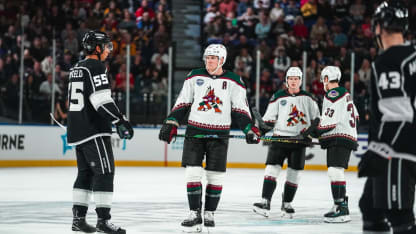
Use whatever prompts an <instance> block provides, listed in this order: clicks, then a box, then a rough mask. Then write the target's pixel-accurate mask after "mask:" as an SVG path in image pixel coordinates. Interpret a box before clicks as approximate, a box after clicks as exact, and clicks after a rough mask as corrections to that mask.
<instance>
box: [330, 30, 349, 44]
mask: <svg viewBox="0 0 416 234" xmlns="http://www.w3.org/2000/svg"><path fill="white" fill-rule="evenodd" d="M333 27H334V45H335V46H338V47H342V46H346V45H347V43H348V37H347V35H345V33H343V32H342V28H341V26H339V25H334V26H333Z"/></svg>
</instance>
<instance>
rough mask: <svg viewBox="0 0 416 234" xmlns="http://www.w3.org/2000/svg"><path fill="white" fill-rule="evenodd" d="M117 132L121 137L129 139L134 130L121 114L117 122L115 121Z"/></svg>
mask: <svg viewBox="0 0 416 234" xmlns="http://www.w3.org/2000/svg"><path fill="white" fill-rule="evenodd" d="M115 125H116V129H117V134H118V136H119V137H120V138H121V139H128V140H130V139H131V138H133V135H134V130H133V128H132V126H131V124H130V122H129V121H128V120H127V119H126V118H125V117H124V116H123V118H121V119H120V120H119V121H118V122H116V123H115Z"/></svg>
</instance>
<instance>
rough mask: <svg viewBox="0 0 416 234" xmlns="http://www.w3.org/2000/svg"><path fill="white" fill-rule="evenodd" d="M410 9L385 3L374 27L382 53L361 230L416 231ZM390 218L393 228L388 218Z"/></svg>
mask: <svg viewBox="0 0 416 234" xmlns="http://www.w3.org/2000/svg"><path fill="white" fill-rule="evenodd" d="M408 25H409V22H408V10H407V9H406V6H405V5H404V4H401V3H400V2H399V1H390V2H383V3H381V4H380V5H379V6H378V8H377V9H376V11H375V13H374V15H373V20H372V28H373V32H374V35H375V37H376V41H377V44H378V47H379V49H380V50H382V53H381V54H380V55H379V56H378V57H377V58H376V60H375V61H374V62H373V64H372V77H371V118H370V131H369V136H368V151H367V152H366V153H365V154H364V155H363V157H362V160H361V162H360V163H359V176H367V177H368V179H367V181H366V183H365V186H364V191H363V194H362V196H361V199H360V203H359V205H360V210H361V213H362V217H363V223H364V226H363V233H366V234H370V233H380V234H381V233H383V234H384V233H386V234H387V233H391V232H390V226H391V228H392V229H393V233H394V234H399V233H400V234H410V233H416V226H415V217H414V211H413V209H414V208H413V206H414V199H415V181H416V144H415V143H414V139H415V138H416V124H415V109H416V107H415V105H416V103H415V95H416V56H415V55H416V47H415V45H410V44H407V43H404V37H403V33H405V32H406V31H407V29H408ZM386 218H387V220H388V221H389V222H390V226H389V224H388V222H387V220H386Z"/></svg>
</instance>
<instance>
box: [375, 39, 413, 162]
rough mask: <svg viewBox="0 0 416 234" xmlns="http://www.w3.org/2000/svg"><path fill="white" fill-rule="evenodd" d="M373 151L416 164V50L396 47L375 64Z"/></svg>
mask: <svg viewBox="0 0 416 234" xmlns="http://www.w3.org/2000/svg"><path fill="white" fill-rule="evenodd" d="M372 70H373V72H372V77H371V107H370V108H371V121H370V131H369V150H371V151H373V152H375V153H377V154H379V155H381V156H384V157H396V158H404V159H408V160H412V161H416V144H414V143H413V142H412V141H414V139H415V138H416V124H415V123H416V122H415V119H416V118H415V109H416V103H415V94H416V47H415V45H410V44H403V45H398V46H392V47H390V48H389V49H387V50H386V51H384V52H383V53H382V54H381V55H379V56H378V57H377V59H376V60H375V62H373V64H372Z"/></svg>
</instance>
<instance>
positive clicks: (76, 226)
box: [72, 217, 96, 233]
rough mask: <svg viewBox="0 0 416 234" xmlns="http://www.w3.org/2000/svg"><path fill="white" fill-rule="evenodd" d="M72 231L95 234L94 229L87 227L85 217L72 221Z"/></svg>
mask: <svg viewBox="0 0 416 234" xmlns="http://www.w3.org/2000/svg"><path fill="white" fill-rule="evenodd" d="M72 231H74V232H76V233H95V232H96V229H95V227H93V226H91V225H89V224H88V223H87V221H86V220H85V217H77V218H74V219H73V220H72Z"/></svg>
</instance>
